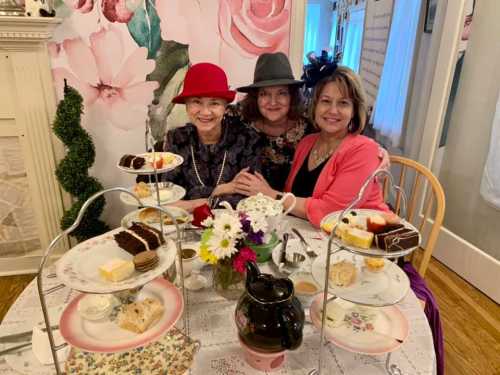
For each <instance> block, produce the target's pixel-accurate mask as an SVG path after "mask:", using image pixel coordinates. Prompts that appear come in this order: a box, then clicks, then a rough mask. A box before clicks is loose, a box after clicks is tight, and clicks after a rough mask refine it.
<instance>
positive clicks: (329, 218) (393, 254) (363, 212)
mask: <svg viewBox="0 0 500 375" xmlns="http://www.w3.org/2000/svg"><path fill="white" fill-rule="evenodd" d="M351 211H355V212H356V213H357V214H358V216H359V217H361V218H365V217H368V216H373V215H380V211H377V210H368V209H355V210H351ZM340 214H341V212H340V211H336V212H332V213H331V214H328V215H326V216H325V217H324V218H323V219H321V223H320V228H324V226H325V224H327V223H332V222H334V221H336V220H337V218H338V217H339V215H340ZM401 224H403V225H404V226H405V227H406V228H408V229H411V230H414V231H415V232H417V233H418V229H417V228H415V227H414V226H413V225H412V224H411V223H409V222H407V221H406V220H403V219H402V220H401ZM321 234H322V235H323V236H324V237H325V238H328V237H329V236H330V234H329V233H327V232H325V230H324V229H321ZM335 239H336V240H337V241H336V242H338V243H339V244H340V243H342V241H341V240H340V238H338V237H335ZM421 242H422V236H421V235H420V234H419V244H420V243H421ZM344 246H346V247H347V246H348V247H349V249H351V250H354V252H355V253H356V254H360V255H366V256H374V255H375V256H384V257H389V258H399V257H402V256H405V255H407V254H410V253H411V252H412V251H413V250H415V249H417V248H418V246H416V247H412V248H409V249H403V250H400V251H386V250H381V249H379V248H377V247H376V246H375V244H374V243H373V244H372V246H371V247H370V248H369V249H363V248H361V247H356V246H353V245H344Z"/></svg>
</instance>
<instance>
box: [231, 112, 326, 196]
mask: <svg viewBox="0 0 500 375" xmlns="http://www.w3.org/2000/svg"><path fill="white" fill-rule="evenodd" d="M226 115H228V116H231V117H235V118H236V117H239V118H240V119H241V121H244V120H243V119H242V117H241V112H240V111H239V108H238V106H230V107H228V110H227V111H226ZM248 127H249V128H250V129H253V130H254V131H255V132H257V134H259V135H260V149H261V150H262V155H261V157H260V161H261V169H262V175H263V176H264V177H265V179H266V181H267V182H268V183H269V185H271V187H272V188H273V189H275V190H279V191H283V189H284V187H285V181H286V179H287V177H288V173H289V172H290V168H291V166H292V161H293V155H294V153H295V148H296V147H297V144H298V143H299V142H300V140H301V139H302V138H304V137H305V136H306V135H308V134H311V133H315V132H317V130H316V129H315V128H314V127H313V125H312V124H311V123H310V122H309V120H307V119H306V118H305V117H303V118H300V119H299V120H298V121H297V122H296V123H295V125H294V126H293V127H291V128H289V129H288V130H287V131H286V132H285V133H283V134H281V135H278V136H272V135H267V134H265V133H264V132H263V131H262V130H260V129H258V128H257V127H256V126H255V123H251V124H249V125H248Z"/></svg>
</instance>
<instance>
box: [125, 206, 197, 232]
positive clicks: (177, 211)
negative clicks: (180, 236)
mask: <svg viewBox="0 0 500 375" xmlns="http://www.w3.org/2000/svg"><path fill="white" fill-rule="evenodd" d="M164 208H166V209H167V210H169V211H170V212H171V213H172V214H173V215H174V216H175V217H187V218H188V221H187V222H186V223H188V222H190V221H191V220H192V218H193V216H192V215H191V214H189V213H188V212H187V211H186V210H184V209H182V208H179V207H174V206H167V207H164ZM142 210H144V209H140V210H135V211H132V212H129V213H128V214H127V215H125V216H124V217H123V219H122V220H121V222H120V224H121V226H122V227H123V228H128V227H130V226H131V225H132V222H133V221H136V222H141V223H145V224H147V225H149V226H151V227H153V228H155V229H157V230H160V223H147V222H145V221H143V220H141V219H139V213H140V212H141V211H142ZM186 223H182V224H179V226H180V227H182V226H184V225H186ZM174 231H175V225H174V224H170V225H167V224H163V233H165V234H167V233H172V232H174Z"/></svg>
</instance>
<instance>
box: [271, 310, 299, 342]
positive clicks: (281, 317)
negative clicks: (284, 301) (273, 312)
mask: <svg viewBox="0 0 500 375" xmlns="http://www.w3.org/2000/svg"><path fill="white" fill-rule="evenodd" d="M277 312H278V321H279V322H280V325H281V329H282V332H283V337H282V338H281V346H282V347H283V348H284V349H290V350H293V349H296V348H298V347H299V345H300V344H301V342H302V334H301V332H302V331H301V330H300V334H299V335H297V332H296V331H297V330H296V329H295V327H294V325H295V323H294V322H293V319H292V317H291V316H290V312H289V311H287V310H285V309H282V308H279V309H278V310H277Z"/></svg>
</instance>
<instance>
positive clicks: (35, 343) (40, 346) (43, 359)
mask: <svg viewBox="0 0 500 375" xmlns="http://www.w3.org/2000/svg"><path fill="white" fill-rule="evenodd" d="M52 334H53V335H54V341H55V344H56V345H61V344H62V343H64V342H65V341H64V339H63V338H62V336H61V333H60V332H59V330H54V331H52ZM31 345H32V350H33V354H34V355H35V357H36V359H38V361H40V363H41V364H43V365H50V364H53V363H54V359H53V358H52V352H51V350H50V342H49V336H48V334H47V332H43V331H42V330H41V329H40V328H38V327H33V336H32V337H31ZM69 350H70V346H69V345H68V346H66V347H65V348H62V349H60V350H58V351H57V358H58V359H59V363H63V362H66V359H67V358H68V355H69Z"/></svg>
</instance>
